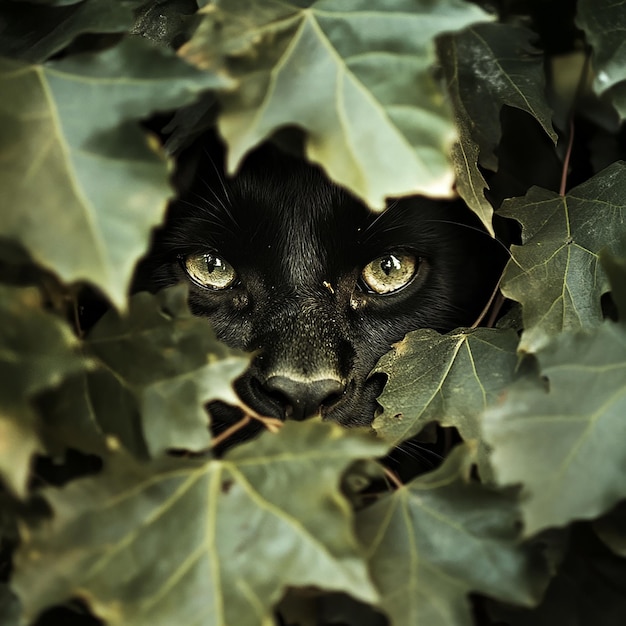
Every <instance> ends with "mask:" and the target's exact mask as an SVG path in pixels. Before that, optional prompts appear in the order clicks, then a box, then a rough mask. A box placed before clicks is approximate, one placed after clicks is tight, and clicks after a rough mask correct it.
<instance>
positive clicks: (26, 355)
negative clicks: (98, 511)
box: [0, 285, 85, 495]
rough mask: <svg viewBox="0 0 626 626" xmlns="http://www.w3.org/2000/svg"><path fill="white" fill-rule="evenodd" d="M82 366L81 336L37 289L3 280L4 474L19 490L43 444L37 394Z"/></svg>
mask: <svg viewBox="0 0 626 626" xmlns="http://www.w3.org/2000/svg"><path fill="white" fill-rule="evenodd" d="M83 367H85V361H84V359H83V358H82V357H81V356H80V354H79V351H78V341H77V339H76V338H75V337H74V336H73V335H72V333H71V331H70V329H69V328H68V327H67V326H66V325H65V324H63V322H62V321H61V320H59V319H57V318H56V317H55V316H53V315H51V314H50V313H47V312H45V311H44V310H43V309H42V303H41V300H40V297H39V293H38V292H37V290H36V289H32V288H27V289H17V288H12V287H7V286H5V285H0V381H2V383H1V384H0V475H1V476H2V478H3V479H4V481H6V483H7V484H8V485H9V486H10V487H11V489H13V490H14V491H15V492H16V493H18V494H19V495H24V494H25V491H26V482H27V480H28V473H29V468H30V463H31V457H32V455H33V454H34V453H35V452H36V451H38V450H40V449H41V443H40V441H39V436H38V424H37V414H36V412H35V410H34V408H33V405H32V400H33V398H34V396H35V395H36V394H38V393H40V392H41V391H43V390H45V389H50V388H53V387H57V386H58V385H59V383H61V381H62V380H63V379H64V378H65V377H67V376H70V375H71V374H74V373H76V372H77V371H79V370H81V369H82V368H83Z"/></svg>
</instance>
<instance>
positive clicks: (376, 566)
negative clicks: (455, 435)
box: [357, 447, 545, 626]
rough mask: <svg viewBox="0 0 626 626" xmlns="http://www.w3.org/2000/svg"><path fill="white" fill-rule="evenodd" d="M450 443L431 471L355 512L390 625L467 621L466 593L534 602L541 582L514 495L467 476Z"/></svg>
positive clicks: (464, 456) (459, 452)
mask: <svg viewBox="0 0 626 626" xmlns="http://www.w3.org/2000/svg"><path fill="white" fill-rule="evenodd" d="M470 464H471V455H468V453H467V449H466V448H465V447H458V448H456V449H455V450H454V451H453V452H452V454H451V455H450V457H449V458H448V459H447V461H446V462H445V463H444V465H443V466H442V467H441V468H439V469H438V470H437V471H435V472H432V473H430V474H426V475H425V476H422V477H421V478H418V479H415V480H414V481H413V482H412V483H410V484H409V485H407V486H405V487H402V488H400V489H398V491H396V492H395V493H394V494H392V495H391V496H388V497H386V498H383V499H382V500H380V501H379V502H378V503H376V504H375V505H374V506H372V507H370V508H368V509H365V510H364V511H362V512H360V513H359V514H358V516H357V530H358V532H359V535H360V537H361V539H362V541H363V543H364V544H365V545H366V546H367V547H368V550H369V557H370V568H371V571H372V577H373V579H374V582H375V583H376V585H377V587H378V588H379V590H380V592H381V595H382V602H381V605H380V606H381V608H383V609H384V610H385V612H386V613H387V614H388V615H389V617H390V618H391V623H392V624H393V625H394V626H414V625H415V624H428V626H450V625H451V624H454V625H455V626H465V625H467V626H469V625H470V624H472V623H473V621H472V618H471V610H470V604H469V600H468V597H467V595H468V594H469V593H471V592H482V593H485V594H488V595H489V596H491V597H494V598H499V599H502V600H505V601H507V602H513V603H516V604H526V605H532V604H534V603H535V602H536V601H537V600H538V598H539V594H540V592H541V591H542V588H543V586H544V584H545V581H544V575H542V574H541V570H540V569H539V568H538V567H537V564H536V563H535V559H534V558H533V556H532V553H531V551H530V550H526V549H525V548H524V547H523V546H522V545H520V543H519V542H518V536H517V517H518V512H517V510H516V507H515V503H514V500H513V499H512V498H510V497H507V496H505V495H503V494H501V493H497V492H495V491H493V490H491V489H488V488H487V487H484V486H481V485H479V484H476V483H471V482H469V480H468V474H469V471H470Z"/></svg>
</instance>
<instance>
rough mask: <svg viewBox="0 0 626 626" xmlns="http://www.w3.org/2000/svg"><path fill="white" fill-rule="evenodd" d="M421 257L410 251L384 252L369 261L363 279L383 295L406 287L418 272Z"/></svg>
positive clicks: (375, 291) (369, 286)
mask: <svg viewBox="0 0 626 626" xmlns="http://www.w3.org/2000/svg"><path fill="white" fill-rule="evenodd" d="M419 265H420V259H419V258H418V257H416V256H415V255H413V254H410V253H408V252H396V253H393V254H392V253H389V254H384V255H383V256H379V257H378V258H376V259H374V260H373V261H371V262H370V263H368V264H367V265H366V266H365V267H364V268H363V271H362V272H361V280H362V281H363V284H364V285H365V287H366V288H367V289H368V291H372V292H374V293H378V294H381V295H384V294H388V293H393V292H394V291H399V290H400V289H402V288H403V287H406V286H407V285H408V284H409V283H410V282H411V281H412V280H413V277H414V276H415V274H416V273H417V271H418V269H419Z"/></svg>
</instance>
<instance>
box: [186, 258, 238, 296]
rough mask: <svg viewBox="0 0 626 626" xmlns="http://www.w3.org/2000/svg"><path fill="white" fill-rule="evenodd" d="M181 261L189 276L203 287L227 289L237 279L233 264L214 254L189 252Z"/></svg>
mask: <svg viewBox="0 0 626 626" xmlns="http://www.w3.org/2000/svg"><path fill="white" fill-rule="evenodd" d="M182 263H183V267H184V269H185V272H187V275H188V276H189V278H191V280H193V282H194V283H196V284H197V285H200V287H204V288H205V289H228V288H229V287H232V286H233V285H234V284H235V281H236V280H237V272H235V269H234V268H233V266H232V265H231V264H230V263H228V262H227V261H225V260H224V259H222V258H220V257H218V256H216V255H215V254H190V255H189V256H187V257H185V258H184V259H182Z"/></svg>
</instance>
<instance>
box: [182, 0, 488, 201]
mask: <svg viewBox="0 0 626 626" xmlns="http://www.w3.org/2000/svg"><path fill="white" fill-rule="evenodd" d="M204 13H205V17H204V21H203V22H202V23H201V25H200V27H199V29H198V31H196V34H195V35H194V37H193V38H192V40H191V41H190V42H189V43H188V44H187V45H186V46H185V47H184V48H183V49H182V50H181V52H182V53H183V54H184V55H185V56H186V57H187V58H188V59H189V60H191V61H193V62H195V63H197V64H199V65H201V66H206V67H216V66H217V67H219V68H224V69H226V70H227V71H228V73H229V74H230V75H231V76H233V78H236V79H237V81H238V86H237V89H235V90H234V91H232V92H225V93H223V94H222V98H221V99H222V104H223V112H222V114H221V115H220V118H219V128H220V131H221V133H222V136H223V137H224V138H225V139H226V141H227V143H228V146H229V154H228V169H229V170H230V171H231V172H232V171H234V170H235V169H236V167H237V166H238V164H239V163H240V162H241V160H242V159H243V157H244V156H245V154H246V153H247V152H248V151H249V150H251V149H252V148H253V147H254V146H256V145H257V144H259V143H260V142H261V141H263V140H264V139H266V138H267V137H269V136H270V135H271V134H272V133H274V132H275V131H277V130H278V129H280V128H283V127H286V126H297V127H299V128H301V129H304V130H305V131H306V133H307V138H306V154H307V157H308V158H309V159H310V160H311V161H313V162H315V163H319V164H320V165H321V166H322V167H323V168H324V169H325V171H326V173H327V174H328V175H329V177H330V178H331V179H333V180H335V181H337V182H338V183H340V184H342V185H344V186H346V187H348V188H349V189H350V190H351V191H352V192H354V193H355V194H356V195H357V196H359V197H360V198H362V199H363V200H364V201H365V202H366V203H367V204H369V205H370V206H372V207H375V208H383V207H384V204H385V198H386V197H389V196H399V195H407V194H414V193H423V194H426V195H432V196H446V195H450V193H451V186H452V182H453V173H452V169H451V167H450V163H449V161H448V152H449V149H450V146H451V143H452V141H453V140H454V136H455V133H454V129H453V126H452V124H451V121H450V119H449V115H448V111H447V109H446V106H445V102H444V98H443V96H442V94H441V93H440V91H439V89H438V86H437V84H436V82H435V80H434V79H433V77H432V75H431V70H432V66H433V64H434V61H435V54H434V43H433V42H434V38H435V37H436V36H437V35H440V34H441V33H443V32H450V31H455V30H459V29H461V28H464V27H466V26H468V25H470V24H473V23H476V22H480V21H485V20H487V19H490V18H489V17H488V16H487V14H486V13H484V12H483V11H482V10H481V9H479V8H478V7H477V6H475V5H473V4H470V3H466V2H460V1H459V0H441V1H440V2H436V3H434V2H431V1H430V0H419V1H417V2H416V1H412V2H408V1H407V0H393V1H391V2H386V3H385V7H384V8H373V7H372V4H371V2H368V1H367V0H319V1H317V2H312V1H311V0H308V1H306V2H297V3H295V2H294V3H289V2H283V1H278V0H268V1H266V2H263V3H262V4H260V3H255V2H252V1H251V0H228V2H216V3H211V4H209V5H208V6H207V7H206V9H205V10H204Z"/></svg>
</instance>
